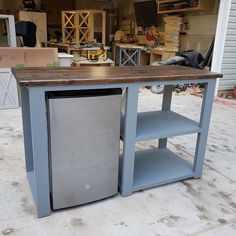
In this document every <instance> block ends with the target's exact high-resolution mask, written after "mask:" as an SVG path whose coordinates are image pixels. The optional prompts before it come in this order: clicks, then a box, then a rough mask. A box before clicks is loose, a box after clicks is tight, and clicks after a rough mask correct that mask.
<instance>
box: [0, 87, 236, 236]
mask: <svg viewBox="0 0 236 236" xmlns="http://www.w3.org/2000/svg"><path fill="white" fill-rule="evenodd" d="M160 103H161V96H160V95H154V94H152V93H150V92H148V91H147V90H143V91H142V92H141V93H140V104H139V109H140V110H153V109H157V108H158V107H159V106H160ZM200 105H201V98H199V97H194V96H189V95H188V96H176V95H175V96H174V97H173V105H172V108H173V110H175V111H179V112H180V113H181V114H185V115H186V116H188V117H191V118H192V119H195V120H198V117H199V112H198V111H199V108H200ZM235 127H236V102H234V103H232V104H228V105H224V104H222V103H221V102H216V103H214V109H213V116H212V123H211V128H210V133H209V139H208V146H207V152H206V158H205V166H204V171H203V177H202V179H198V180H193V179H190V180H185V181H182V182H178V183H173V184H169V185H165V186H161V187H157V188H153V189H149V190H145V191H140V192H137V193H135V194H133V195H132V196H130V197H127V198H123V197H121V196H119V195H118V196H115V197H113V198H109V199H107V200H104V201H99V202H97V203H93V204H89V205H86V206H80V207H74V208H71V209H66V210H61V211H56V212H53V213H52V215H51V216H50V217H46V218H42V219H37V218H36V213H35V208H34V203H33V200H32V196H31V193H30V189H29V186H28V183H27V180H26V176H25V167H24V151H23V140H22V125H21V112H20V109H14V110H2V111H0V234H2V235H22V236H26V235H30V236H32V235H34V236H36V235H40V236H42V235H44V236H47V235H50V236H51V235H58V236H59V235H63V236H67V235H68V236H69V235H70V236H74V235H86V236H87V235H88V236H111V235H112V236H117V235H119V236H120V235H122V236H123V235H127V236H159V235H161V236H165V235H170V236H182V235H188V236H190V235H191V236H197V235H202V236H205V235H209V236H210V235H212V236H213V235H214V236H217V235H220V236H221V235H227V236H231V235H232V236H234V235H236V129H235ZM195 140H196V135H188V136H181V137H176V138H173V139H170V140H169V144H168V145H169V148H170V149H172V150H175V151H176V152H177V153H179V154H180V155H181V156H182V157H183V158H186V159H188V160H189V161H190V162H191V161H192V157H191V155H192V154H193V148H194V146H195V143H194V142H195ZM156 143H157V142H156V141H151V142H145V143H139V144H138V145H137V149H142V148H144V149H145V148H148V147H153V145H155V146H156Z"/></svg>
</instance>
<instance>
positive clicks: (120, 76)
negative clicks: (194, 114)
mask: <svg viewBox="0 0 236 236" xmlns="http://www.w3.org/2000/svg"><path fill="white" fill-rule="evenodd" d="M12 71H13V74H14V75H15V77H16V80H17V82H18V83H19V85H20V86H27V87H33V86H62V85H92V84H118V83H144V82H155V81H156V82H158V81H175V80H191V79H193V80H201V79H211V78H212V79H213V78H222V77H223V75H222V74H218V73H213V72H208V71H204V70H199V69H194V68H190V67H183V66H176V65H172V66H160V67H156V66H141V67H81V68H63V67H59V68H13V69H12Z"/></svg>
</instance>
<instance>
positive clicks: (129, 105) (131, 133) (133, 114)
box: [119, 85, 139, 196]
mask: <svg viewBox="0 0 236 236" xmlns="http://www.w3.org/2000/svg"><path fill="white" fill-rule="evenodd" d="M138 90H139V87H138V86H135V85H134V86H131V87H129V88H127V89H126V107H125V116H124V136H123V142H124V145H123V157H122V158H121V162H120V170H121V171H120V183H119V186H120V192H121V195H122V196H129V195H131V194H132V193H133V178H134V160H135V140H136V126H137V109H138Z"/></svg>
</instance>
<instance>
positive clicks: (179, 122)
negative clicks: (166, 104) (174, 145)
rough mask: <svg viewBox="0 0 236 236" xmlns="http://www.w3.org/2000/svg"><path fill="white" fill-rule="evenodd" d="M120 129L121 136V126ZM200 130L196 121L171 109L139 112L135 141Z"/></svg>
mask: <svg viewBox="0 0 236 236" xmlns="http://www.w3.org/2000/svg"><path fill="white" fill-rule="evenodd" d="M123 118H124V117H123ZM122 120H123V119H122ZM123 121H124V120H123ZM123 121H122V126H123ZM121 130H122V132H121V136H122V137H123V128H122V129H121ZM200 131H201V128H200V127H199V124H198V123H197V122H195V121H193V120H191V119H189V118H187V117H184V116H182V115H180V114H178V113H176V112H173V111H150V112H141V113H138V117H137V129H136V141H137V142H139V141H146V140H151V139H160V138H168V137H173V136H179V135H185V134H193V133H198V132H200Z"/></svg>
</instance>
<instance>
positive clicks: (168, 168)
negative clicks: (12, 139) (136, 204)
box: [133, 149, 194, 191]
mask: <svg viewBox="0 0 236 236" xmlns="http://www.w3.org/2000/svg"><path fill="white" fill-rule="evenodd" d="M192 177H194V172H193V167H192V166H191V165H190V164H189V163H188V162H187V161H185V160H183V159H182V158H180V157H179V156H178V155H176V154H174V153H173V152H171V151H170V150H168V149H150V150H144V151H138V152H136V155H135V165H134V183H133V191H139V190H142V189H146V188H151V187H155V186H158V185H163V184H167V183H171V182H176V181H178V180H181V179H187V178H192Z"/></svg>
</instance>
